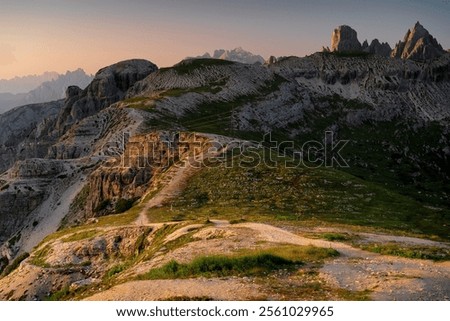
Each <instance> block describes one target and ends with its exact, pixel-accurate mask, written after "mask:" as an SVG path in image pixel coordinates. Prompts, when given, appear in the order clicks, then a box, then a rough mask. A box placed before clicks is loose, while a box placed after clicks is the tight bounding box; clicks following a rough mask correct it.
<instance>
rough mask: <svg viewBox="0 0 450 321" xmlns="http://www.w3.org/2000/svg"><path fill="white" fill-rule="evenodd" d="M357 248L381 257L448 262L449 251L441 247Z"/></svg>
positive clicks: (379, 246) (386, 246) (391, 246)
mask: <svg viewBox="0 0 450 321" xmlns="http://www.w3.org/2000/svg"><path fill="white" fill-rule="evenodd" d="M358 247H359V248H361V249H363V250H365V251H369V252H374V253H379V254H383V255H393V256H401V257H406V258H410V259H421V260H433V261H450V249H448V248H442V247H435V246H424V245H406V244H401V243H393V242H390V243H384V244H378V243H370V244H359V245H358Z"/></svg>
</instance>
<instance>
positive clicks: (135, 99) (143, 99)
mask: <svg viewBox="0 0 450 321" xmlns="http://www.w3.org/2000/svg"><path fill="white" fill-rule="evenodd" d="M148 99H149V98H148V97H142V96H136V97H131V98H127V99H124V100H123V102H124V103H126V104H135V103H142V102H146V101H147V100H148Z"/></svg>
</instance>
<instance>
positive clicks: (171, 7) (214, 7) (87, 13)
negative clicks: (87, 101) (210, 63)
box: [0, 0, 450, 79]
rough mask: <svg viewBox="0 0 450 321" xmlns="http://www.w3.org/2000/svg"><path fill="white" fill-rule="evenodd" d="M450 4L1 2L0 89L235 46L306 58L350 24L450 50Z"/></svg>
mask: <svg viewBox="0 0 450 321" xmlns="http://www.w3.org/2000/svg"><path fill="white" fill-rule="evenodd" d="M449 17H450V0H397V1H396V0H392V1H387V0H378V1H375V0H371V1H364V0H342V1H338V0H334V1H331V0H306V1H303V0H277V1H275V0H273V1H267V0H220V1H219V0H208V1H207V0H128V1H127V0H123V1H119V0H20V1H18V0H0V79H2V78H11V77H14V76H16V75H18V76H21V75H28V74H38V73H42V72H44V71H57V72H65V71H66V70H73V69H76V68H78V67H81V68H83V69H84V70H86V71H87V72H89V73H95V72H96V71H97V70H98V69H99V68H101V67H103V66H106V65H109V64H112V63H114V62H117V61H120V60H124V59H129V58H145V59H148V60H151V61H152V62H154V63H156V64H157V65H158V66H160V67H161V66H170V65H173V64H174V63H176V62H178V61H180V60H182V59H183V58H185V57H186V56H192V55H198V54H203V53H204V52H206V51H209V52H211V51H213V50H214V49H219V48H225V49H233V48H235V47H238V46H242V47H243V48H244V49H246V50H249V51H252V52H254V53H258V54H261V55H263V56H264V57H268V56H269V55H275V56H282V55H296V56H304V55H306V54H310V53H313V52H315V51H318V50H320V49H321V47H322V46H323V45H325V46H329V42H330V37H331V32H332V29H333V28H334V27H336V26H338V25H341V24H348V25H350V26H352V27H353V28H355V29H356V30H357V32H358V38H359V40H360V41H361V42H362V41H363V40H364V39H366V38H367V39H369V41H370V40H371V39H373V38H378V39H380V41H387V42H389V43H390V45H391V46H393V45H394V44H395V43H396V42H397V41H398V40H400V39H403V36H404V34H405V33H406V31H407V29H408V28H411V27H412V26H413V25H414V23H415V22H416V21H417V20H419V21H420V22H421V23H422V24H423V25H424V26H425V28H427V29H428V30H429V31H430V33H431V34H432V35H433V36H435V37H436V38H437V39H438V41H439V42H440V43H441V44H442V46H443V47H444V48H446V49H447V48H450V18H449Z"/></svg>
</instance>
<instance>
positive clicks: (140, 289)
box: [86, 279, 261, 301]
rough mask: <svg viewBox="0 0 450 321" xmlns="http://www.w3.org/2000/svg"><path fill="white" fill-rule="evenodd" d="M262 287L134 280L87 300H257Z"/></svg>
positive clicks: (214, 281)
mask: <svg viewBox="0 0 450 321" xmlns="http://www.w3.org/2000/svg"><path fill="white" fill-rule="evenodd" d="M260 295H261V292H260V289H259V286H257V285H255V284H252V283H250V282H241V281H240V280H236V279H187V280H153V281H133V282H128V283H125V284H121V285H118V286H116V287H113V288H111V289H110V290H108V291H105V292H102V293H98V294H95V295H93V296H91V297H89V298H87V299H86V300H87V301H124V300H126V301H149V300H165V299H169V298H175V297H190V298H196V297H197V298H200V297H207V298H214V299H215V300H227V301H230V300H255V299H258V298H259V297H260Z"/></svg>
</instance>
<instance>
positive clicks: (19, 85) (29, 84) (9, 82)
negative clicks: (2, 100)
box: [0, 71, 59, 94]
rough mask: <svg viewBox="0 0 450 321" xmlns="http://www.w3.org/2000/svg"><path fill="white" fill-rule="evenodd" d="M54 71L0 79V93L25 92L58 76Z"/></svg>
mask: <svg viewBox="0 0 450 321" xmlns="http://www.w3.org/2000/svg"><path fill="white" fill-rule="evenodd" d="M58 76H59V74H58V73H57V72H54V71H46V72H44V73H42V74H40V75H27V76H22V77H14V78H11V79H0V93H11V94H19V93H26V92H29V91H30V90H33V89H35V88H37V87H38V86H40V85H41V84H42V83H44V82H46V81H51V80H54V79H56V78H58Z"/></svg>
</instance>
